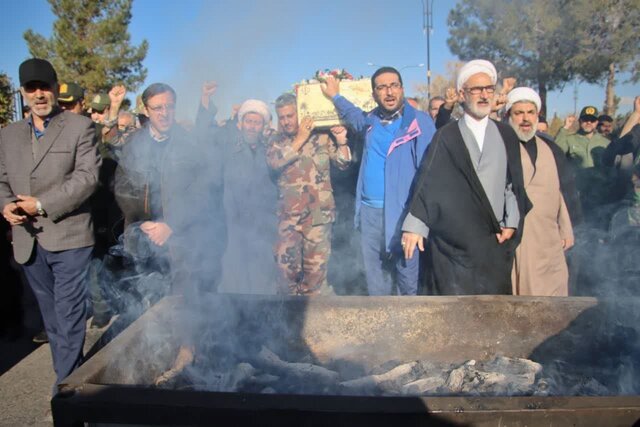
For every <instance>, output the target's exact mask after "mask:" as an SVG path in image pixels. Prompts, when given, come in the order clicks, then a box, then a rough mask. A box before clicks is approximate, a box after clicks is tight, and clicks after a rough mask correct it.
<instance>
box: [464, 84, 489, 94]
mask: <svg viewBox="0 0 640 427" xmlns="http://www.w3.org/2000/svg"><path fill="white" fill-rule="evenodd" d="M464 90H466V91H467V92H468V93H470V94H471V95H480V94H481V93H482V91H486V92H487V94H489V95H493V93H494V92H495V91H496V87H495V85H491V86H474V87H468V88H465V89H464Z"/></svg>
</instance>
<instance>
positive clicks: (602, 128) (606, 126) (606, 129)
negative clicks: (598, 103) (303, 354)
mask: <svg viewBox="0 0 640 427" xmlns="http://www.w3.org/2000/svg"><path fill="white" fill-rule="evenodd" d="M612 132H613V117H611V116H610V115H608V114H601V115H600V116H599V117H598V133H599V134H600V135H602V136H604V137H605V138H607V139H608V140H609V141H611V140H612V139H613V134H612Z"/></svg>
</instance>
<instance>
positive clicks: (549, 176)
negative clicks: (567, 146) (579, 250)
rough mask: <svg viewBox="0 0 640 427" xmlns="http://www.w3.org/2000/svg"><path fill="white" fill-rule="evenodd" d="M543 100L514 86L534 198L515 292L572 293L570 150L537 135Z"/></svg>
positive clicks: (515, 123) (527, 182)
mask: <svg viewBox="0 0 640 427" xmlns="http://www.w3.org/2000/svg"><path fill="white" fill-rule="evenodd" d="M540 105H541V100H540V97H539V96H538V94H537V93H536V92H535V91H534V90H533V89H530V88H528V87H519V88H516V89H514V90H512V91H511V92H509V95H508V102H507V111H508V113H509V123H510V124H511V126H512V127H513V129H514V130H515V132H516V134H517V135H518V139H520V157H521V159H522V172H523V177H524V187H525V189H526V191H527V196H528V197H529V200H530V201H531V203H532V204H533V208H532V209H531V210H530V211H529V212H528V214H527V216H526V217H525V219H524V227H523V228H524V230H523V234H522V240H521V241H520V245H519V246H518V247H517V248H516V253H515V261H514V264H513V270H512V275H511V277H512V284H513V293H514V294H515V295H536V296H567V295H568V281H569V271H568V269H567V262H566V260H565V255H564V251H566V250H567V249H569V248H570V247H571V246H573V242H574V238H573V228H572V226H571V217H570V215H569V209H568V208H567V202H566V201H565V197H564V196H563V190H565V191H566V190H567V189H566V188H565V189H563V188H562V183H561V176H562V174H561V173H559V170H560V169H561V168H565V167H567V165H564V164H562V162H563V161H564V160H563V159H564V156H562V152H561V150H560V148H559V147H558V146H556V145H555V144H554V143H553V142H550V141H545V140H543V139H542V138H540V137H539V136H537V135H536V127H537V124H538V112H539V111H540ZM554 151H556V152H557V153H554ZM557 159H560V160H557ZM559 163H560V164H559ZM565 187H566V186H565Z"/></svg>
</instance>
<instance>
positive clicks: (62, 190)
mask: <svg viewBox="0 0 640 427" xmlns="http://www.w3.org/2000/svg"><path fill="white" fill-rule="evenodd" d="M38 144H39V149H38V154H37V156H36V158H35V159H34V157H33V154H32V148H31V129H30V126H29V123H28V122H27V120H21V121H19V122H16V123H12V124H10V125H8V126H7V127H5V128H3V129H1V130H0V207H1V208H4V206H6V205H7V203H10V202H11V201H13V200H15V199H16V195H18V194H22V195H30V196H34V197H36V198H38V200H40V202H41V203H42V208H43V209H44V210H45V211H46V216H44V217H43V216H38V217H35V218H34V219H33V220H32V221H30V222H28V223H25V224H23V225H18V226H14V227H12V233H13V252H14V257H15V259H16V261H17V262H19V263H21V264H24V263H26V262H27V261H28V260H29V258H30V257H31V253H32V252H33V246H34V242H35V240H36V239H37V240H38V243H39V244H40V246H42V247H43V248H45V249H46V250H48V251H62V250H68V249H76V248H83V247H87V246H91V245H93V243H94V237H93V223H92V220H91V209H90V206H89V197H90V196H91V194H93V192H94V191H95V189H96V187H97V184H98V171H99V169H100V164H101V162H102V160H101V158H100V155H99V153H98V150H97V147H96V140H95V129H94V126H93V123H92V122H91V120H89V119H88V118H86V117H83V116H80V115H78V114H73V113H69V112H59V113H58V114H55V115H54V116H53V117H52V118H51V121H50V123H49V125H48V127H47V128H46V130H45V133H44V135H43V136H42V137H41V138H40V139H39V141H38Z"/></svg>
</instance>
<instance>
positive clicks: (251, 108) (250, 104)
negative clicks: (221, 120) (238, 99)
mask: <svg viewBox="0 0 640 427" xmlns="http://www.w3.org/2000/svg"><path fill="white" fill-rule="evenodd" d="M247 113H256V114H260V115H261V116H262V118H263V119H264V123H265V124H267V123H270V122H271V113H270V112H269V107H267V104H265V103H264V102H262V101H259V100H257V99H247V100H246V101H244V102H243V103H242V105H241V106H240V109H239V110H238V122H242V118H243V117H244V115H245V114H247Z"/></svg>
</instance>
